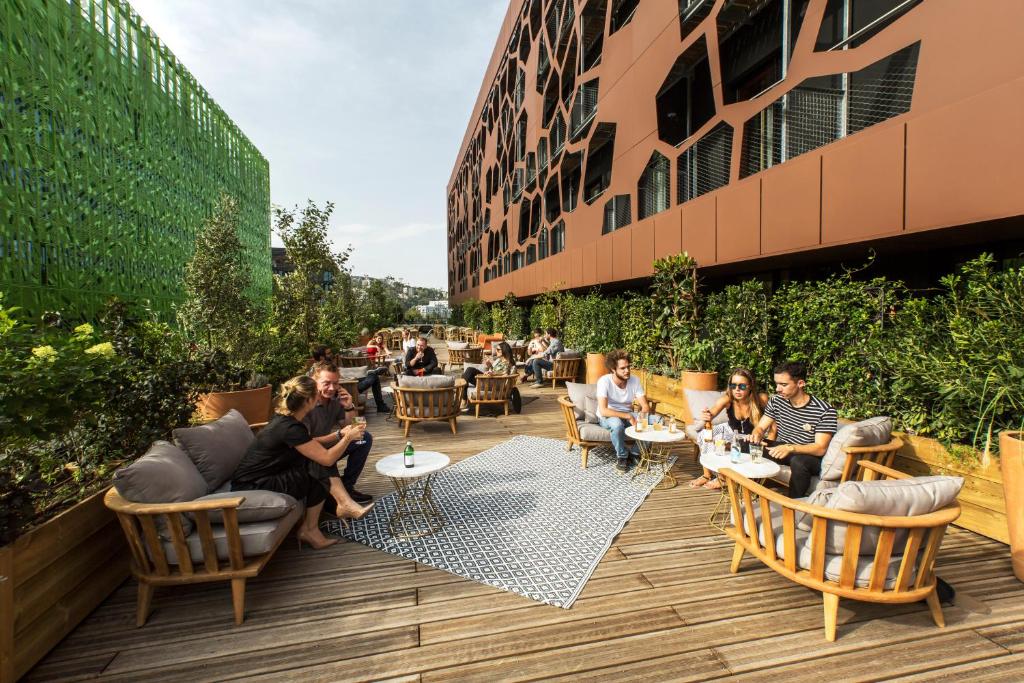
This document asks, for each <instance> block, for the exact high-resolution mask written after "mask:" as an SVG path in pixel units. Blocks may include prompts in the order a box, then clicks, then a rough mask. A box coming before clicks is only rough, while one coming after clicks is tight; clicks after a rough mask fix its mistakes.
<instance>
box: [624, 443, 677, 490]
mask: <svg viewBox="0 0 1024 683" xmlns="http://www.w3.org/2000/svg"><path fill="white" fill-rule="evenodd" d="M636 443H637V447H638V448H639V449H640V462H638V463H637V464H636V469H635V470H633V478H636V477H637V476H638V475H641V474H647V473H648V472H650V471H651V468H652V467H653V466H655V465H657V466H659V467H660V468H661V475H662V477H661V481H659V482H658V484H657V485H656V486H655V487H654V488H656V489H662V490H664V489H670V488H674V487H675V486H676V484H677V483H678V482H676V478H675V475H674V474H672V470H671V468H669V467H668V459H669V456H670V454H671V449H669V448H660V447H659V444H656V443H654V442H652V441H641V440H639V439H638V440H637V442H636Z"/></svg>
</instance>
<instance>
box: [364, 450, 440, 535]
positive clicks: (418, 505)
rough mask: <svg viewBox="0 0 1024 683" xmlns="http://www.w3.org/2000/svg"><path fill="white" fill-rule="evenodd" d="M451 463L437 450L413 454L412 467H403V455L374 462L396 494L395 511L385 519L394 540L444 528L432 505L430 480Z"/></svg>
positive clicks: (437, 512)
mask: <svg viewBox="0 0 1024 683" xmlns="http://www.w3.org/2000/svg"><path fill="white" fill-rule="evenodd" d="M449 462H450V460H449V458H448V456H447V455H445V454H444V453H438V452H437V451H416V452H415V453H414V454H413V467H406V466H405V455H404V454H403V453H395V454H393V455H388V456H385V457H383V458H381V459H380V460H378V461H377V465H376V469H377V473H378V474H382V475H384V476H385V477H387V478H388V479H390V480H391V483H392V484H394V486H395V493H396V494H397V497H396V500H395V510H394V512H392V513H391V518H390V519H389V520H388V531H390V532H391V535H392V536H394V537H395V538H401V539H412V538H420V537H421V536H429V535H430V534H433V533H436V532H437V531H439V530H440V529H441V527H443V526H444V517H443V516H442V515H441V513H440V512H439V511H438V509H437V506H436V505H435V504H434V495H433V493H432V489H431V486H430V485H431V481H432V479H433V476H434V474H435V473H437V472H439V471H441V470H443V469H444V468H445V467H447V466H448V463H449Z"/></svg>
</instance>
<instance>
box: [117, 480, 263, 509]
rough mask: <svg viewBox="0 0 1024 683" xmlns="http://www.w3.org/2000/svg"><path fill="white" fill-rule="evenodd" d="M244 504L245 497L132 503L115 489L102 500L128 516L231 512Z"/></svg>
mask: <svg viewBox="0 0 1024 683" xmlns="http://www.w3.org/2000/svg"><path fill="white" fill-rule="evenodd" d="M243 502H245V496H241V495H240V496H235V497H233V498H217V499H215V500H201V501H199V500H190V501H186V502H184V503H132V502H131V501H128V500H125V499H124V498H123V497H121V494H119V493H118V492H117V489H115V488H113V487H111V489H110V490H109V491H107V495H106V496H105V497H104V498H103V503H104V504H105V505H106V506H107V507H108V508H109V509H111V510H113V511H114V512H123V513H125V514H129V515H167V514H174V513H183V512H201V511H203V510H206V511H209V510H233V509H235V508H237V507H238V506H240V505H241V504H242V503H243Z"/></svg>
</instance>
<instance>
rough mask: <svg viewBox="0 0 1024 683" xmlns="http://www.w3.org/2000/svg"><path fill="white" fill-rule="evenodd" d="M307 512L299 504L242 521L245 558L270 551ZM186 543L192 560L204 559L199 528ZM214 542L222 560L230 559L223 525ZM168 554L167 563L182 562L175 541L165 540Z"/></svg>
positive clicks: (218, 527) (216, 526)
mask: <svg viewBox="0 0 1024 683" xmlns="http://www.w3.org/2000/svg"><path fill="white" fill-rule="evenodd" d="M303 512H304V508H303V506H302V505H299V504H296V506H295V507H294V508H292V509H291V511H289V512H288V513H287V514H286V515H284V516H283V517H279V518H277V519H273V520H269V521H265V522H251V523H249V524H239V525H238V532H239V534H240V535H241V537H242V555H243V556H244V557H256V556H257V555H262V554H263V553H266V552H269V551H270V549H271V548H273V547H274V546H275V545H277V543H278V541H280V540H281V539H282V538H283V537H284V536H286V535H287V534H288V532H289V531H291V530H292V527H294V526H295V523H296V522H298V521H299V518H300V517H302V514H303ZM185 542H186V543H187V544H188V550H189V554H190V555H191V556H192V561H193V562H202V561H203V558H204V555H203V543H202V541H201V540H200V538H199V532H198V531H196V532H193V533H191V534H189V536H188V537H186V538H185ZM213 542H214V545H215V546H216V548H217V557H218V558H219V559H221V560H226V559H228V541H227V531H226V530H225V529H224V527H223V526H221V525H219V524H217V525H214V526H213ZM164 553H165V554H166V555H167V562H168V563H169V564H178V554H177V553H176V552H175V550H174V544H172V543H170V542H169V541H165V542H164Z"/></svg>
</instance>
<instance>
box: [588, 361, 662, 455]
mask: <svg viewBox="0 0 1024 683" xmlns="http://www.w3.org/2000/svg"><path fill="white" fill-rule="evenodd" d="M606 362H607V365H608V370H609V371H610V372H609V374H607V375H602V376H601V378H600V379H599V380H597V419H598V422H599V423H600V424H601V426H602V427H604V428H605V429H607V430H608V431H610V432H611V433H612V446H613V447H614V448H615V457H616V462H615V469H617V470H618V471H619V472H625V471H626V469H627V468H628V467H629V455H630V453H629V451H628V450H627V449H626V428H627V427H630V426H635V425H636V421H637V417H636V415H634V413H633V401H634V400H636V401H637V402H638V403H639V404H640V410H641V412H644V413H647V412H649V408H650V406H649V405H648V404H647V397H645V396H644V387H643V384H641V383H640V378H639V377H633V376H632V375H631V368H630V359H629V354H628V353H626V352H625V351H623V350H622V349H616V350H615V351H612V352H611V353H609V354H608V356H607V358H606ZM659 419H660V418H659Z"/></svg>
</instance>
